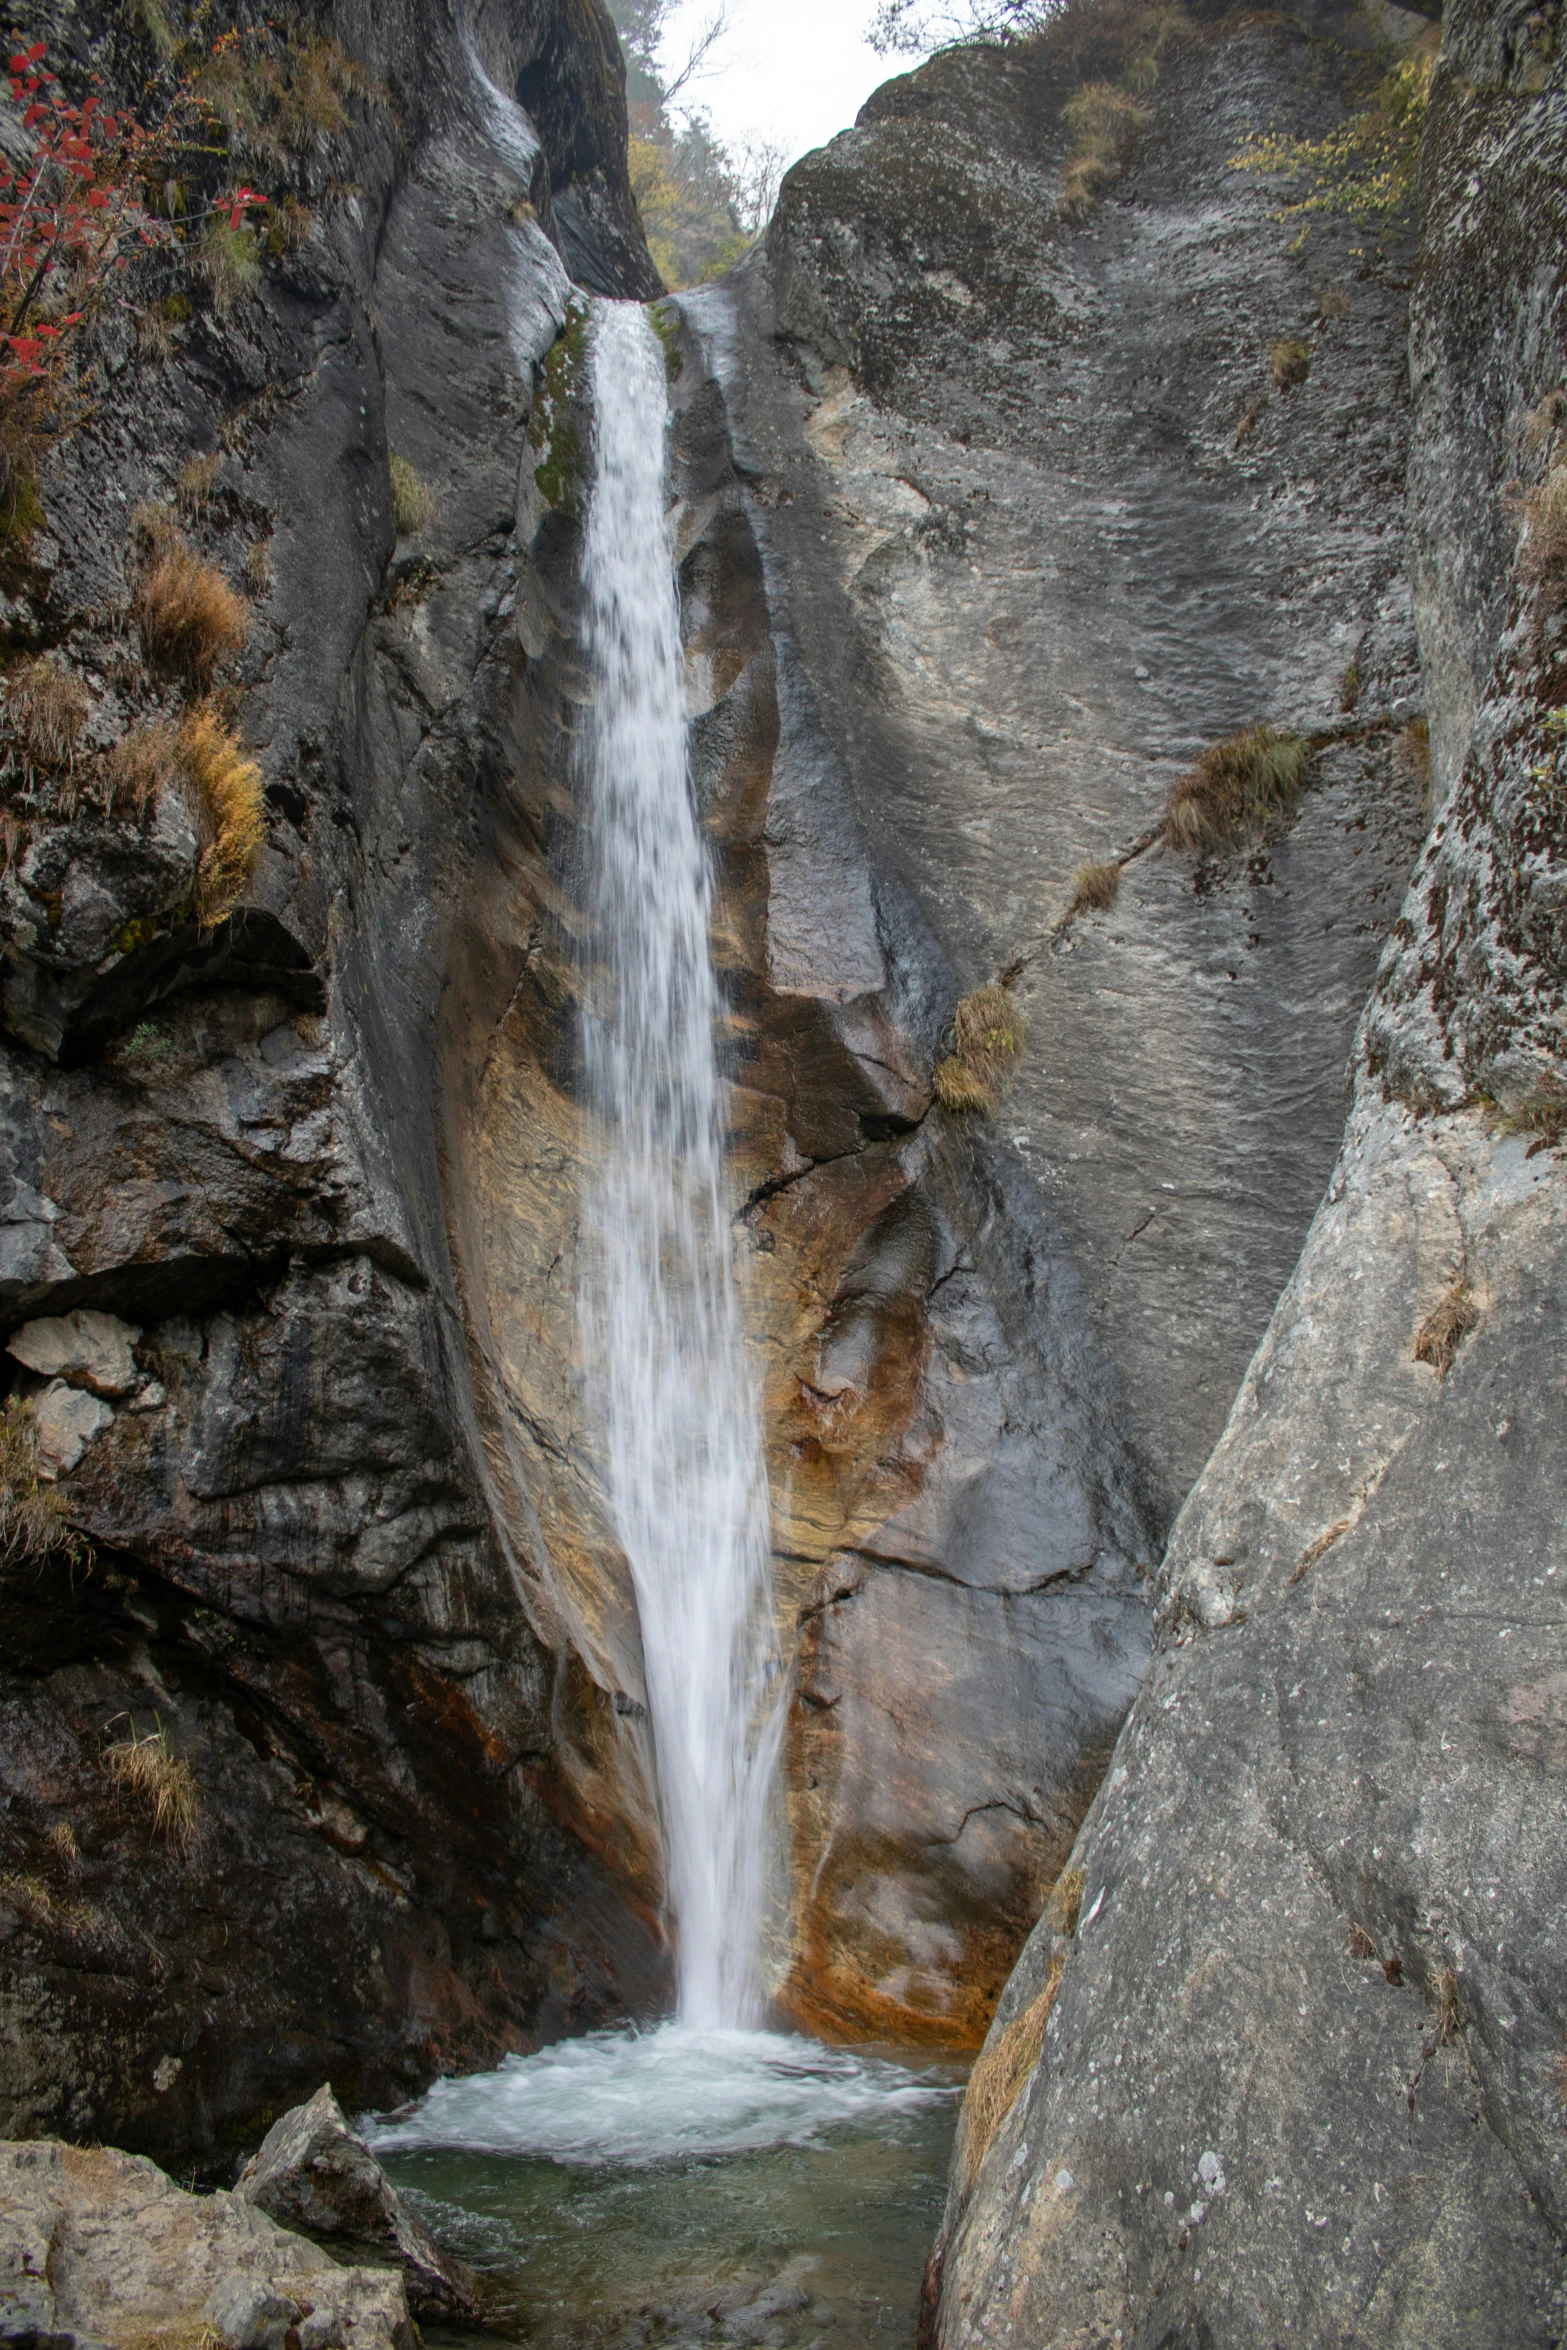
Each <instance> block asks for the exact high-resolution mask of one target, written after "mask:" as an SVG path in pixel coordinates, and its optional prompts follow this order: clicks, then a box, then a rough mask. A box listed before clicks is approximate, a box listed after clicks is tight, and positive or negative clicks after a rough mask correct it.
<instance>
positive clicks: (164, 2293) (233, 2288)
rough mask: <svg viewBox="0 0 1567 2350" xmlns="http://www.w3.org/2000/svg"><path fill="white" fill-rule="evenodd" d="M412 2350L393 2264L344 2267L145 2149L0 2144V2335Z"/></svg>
mask: <svg viewBox="0 0 1567 2350" xmlns="http://www.w3.org/2000/svg"><path fill="white" fill-rule="evenodd" d="M160 2336H163V2337H169V2338H173V2339H184V2338H187V2336H188V2338H189V2339H190V2340H192V2341H196V2340H199V2339H202V2338H205V2339H207V2340H209V2341H212V2342H214V2343H215V2344H216V2345H219V2346H221V2350H415V2345H416V2341H417V2337H416V2335H415V2333H414V2329H413V2326H412V2324H411V2323H410V2320H409V2315H408V2302H407V2297H406V2295H405V2293H404V2290H403V2281H402V2279H401V2277H399V2276H395V2275H392V2274H390V2273H389V2272H388V2271H387V2270H385V2269H381V2268H359V2267H340V2266H339V2265H338V2264H337V2263H336V2262H335V2261H333V2260H331V2259H329V2258H328V2256H327V2255H326V2253H324V2252H321V2251H319V2250H318V2249H317V2248H316V2246H315V2245H314V2244H309V2243H306V2242H305V2241H304V2239H303V2238H302V2237H299V2236H296V2235H290V2234H289V2233H288V2232H287V2230H285V2229H283V2228H280V2227H278V2226H276V2225H275V2223H274V2222H273V2221H272V2220H270V2219H269V2218H268V2217H267V2216H266V2214H265V2213H264V2212H262V2211H259V2210H257V2209H256V2208H255V2207H254V2206H253V2205H251V2204H250V2203H248V2202H247V2201H245V2199H244V2198H243V2197H241V2196H237V2195H230V2194H221V2193H220V2194H217V2195H187V2194H184V2193H182V2191H181V2190H180V2189H179V2188H178V2187H176V2186H175V2184H174V2182H173V2180H172V2179H169V2178H166V2177H165V2176H164V2174H163V2172H162V2171H160V2170H159V2169H158V2168H157V2166H156V2165H155V2164H154V2163H151V2162H148V2161H147V2160H146V2159H145V2158H144V2157H143V2156H140V2155H134V2154H121V2153H118V2152H116V2151H115V2150H114V2149H112V2148H108V2147H95V2148H92V2149H87V2148H83V2147H77V2146H66V2145H62V2144H61V2143H60V2142H59V2141H58V2140H57V2139H53V2138H38V2139H32V2140H29V2141H28V2142H26V2143H24V2144H17V2143H15V2142H7V2143H0V2340H5V2341H15V2342H23V2341H28V2340H35V2341H37V2342H39V2343H42V2342H44V2341H46V2340H48V2339H49V2338H50V2337H53V2338H54V2339H55V2340H56V2341H63V2342H66V2343H70V2342H72V2341H73V2340H74V2343H75V2344H76V2346H77V2350H88V2346H89V2345H94V2344H97V2343H101V2342H107V2343H110V2344H112V2345H116V2346H118V2345H121V2344H124V2343H125V2342H127V2341H128V2340H156V2339H158V2338H159V2337H160Z"/></svg>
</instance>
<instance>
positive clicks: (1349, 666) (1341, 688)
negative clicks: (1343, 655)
mask: <svg viewBox="0 0 1567 2350" xmlns="http://www.w3.org/2000/svg"><path fill="white" fill-rule="evenodd" d="M1361 682H1362V680H1361V675H1360V655H1359V654H1358V653H1357V654H1356V655H1355V657H1354V659H1353V660H1352V661H1349V662H1346V664H1345V667H1344V672H1343V675H1342V676H1341V677H1340V679H1339V681H1338V706H1339V708H1340V709H1341V710H1342V711H1343V713H1344V715H1345V717H1346V718H1347V717H1348V716H1349V713H1350V711H1351V710H1353V709H1354V707H1355V704H1356V703H1357V702H1358V701H1359V699H1360V688H1361Z"/></svg>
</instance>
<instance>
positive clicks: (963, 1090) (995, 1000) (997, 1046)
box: [934, 987, 1027, 1116]
mask: <svg viewBox="0 0 1567 2350" xmlns="http://www.w3.org/2000/svg"><path fill="white" fill-rule="evenodd" d="M1026 1033H1027V1032H1026V1030H1025V1029H1024V1026H1023V1020H1022V1015H1021V1014H1020V1012H1019V1011H1018V1008H1017V1006H1016V1004H1014V1002H1013V1001H1012V998H1011V997H1010V996H1009V995H1008V993H1007V991H1006V989H1005V988H1004V987H976V988H975V989H974V991H973V993H972V994H971V995H966V996H964V997H962V998H961V999H960V1001H959V1003H958V1007H957V1010H956V1011H955V1012H954V1013H953V1015H952V1036H953V1049H952V1051H951V1052H950V1053H949V1054H947V1055H946V1057H945V1058H944V1059H943V1060H940V1061H938V1062H937V1063H936V1069H935V1078H934V1083H935V1087H936V1099H937V1100H938V1101H939V1102H940V1104H941V1106H942V1108H943V1109H944V1110H952V1111H955V1112H956V1113H958V1114H959V1115H960V1116H961V1115H963V1114H965V1113H968V1112H971V1111H975V1110H988V1109H990V1108H991V1107H992V1106H993V1105H994V1102H995V1098H996V1087H997V1084H998V1083H999V1081H1000V1077H1001V1071H1002V1068H1003V1066H1004V1064H1005V1063H1006V1062H1008V1061H1012V1060H1015V1059H1016V1058H1017V1056H1018V1054H1019V1053H1020V1052H1021V1051H1022V1050H1023V1044H1024V1039H1025V1036H1026Z"/></svg>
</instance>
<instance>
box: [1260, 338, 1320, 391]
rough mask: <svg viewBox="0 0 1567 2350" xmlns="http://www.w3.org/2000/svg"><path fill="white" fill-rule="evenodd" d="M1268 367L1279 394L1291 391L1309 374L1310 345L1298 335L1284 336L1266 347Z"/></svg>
mask: <svg viewBox="0 0 1567 2350" xmlns="http://www.w3.org/2000/svg"><path fill="white" fill-rule="evenodd" d="M1268 365H1269V367H1270V368H1271V369H1272V370H1273V380H1274V382H1275V383H1276V384H1277V385H1278V387H1279V390H1280V391H1281V392H1288V391H1293V390H1294V388H1295V386H1296V385H1297V384H1303V383H1304V382H1305V380H1306V378H1307V376H1308V375H1309V374H1310V373H1311V345H1310V344H1309V343H1308V342H1305V341H1304V340H1303V339H1302V338H1301V337H1300V336H1299V335H1284V336H1281V337H1280V339H1279V340H1278V341H1277V342H1276V343H1270V344H1269V345H1268Z"/></svg>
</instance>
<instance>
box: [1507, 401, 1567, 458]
mask: <svg viewBox="0 0 1567 2350" xmlns="http://www.w3.org/2000/svg"><path fill="white" fill-rule="evenodd" d="M1563 430H1567V390H1563V389H1562V388H1561V387H1560V386H1558V387H1557V389H1556V390H1555V391H1551V392H1547V393H1546V394H1545V397H1544V398H1543V399H1542V400H1539V401H1537V402H1536V403H1535V405H1534V407H1532V408H1531V409H1530V410H1529V412H1528V414H1527V415H1526V416H1525V418H1524V420H1523V423H1522V425H1521V427H1520V428H1519V433H1518V446H1519V448H1520V449H1521V450H1522V451H1523V454H1524V455H1525V456H1526V457H1537V456H1538V455H1539V453H1540V451H1541V450H1542V449H1543V448H1546V447H1547V446H1548V445H1549V443H1550V442H1551V441H1552V440H1554V438H1555V436H1556V435H1557V433H1559V432H1561V431H1563Z"/></svg>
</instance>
